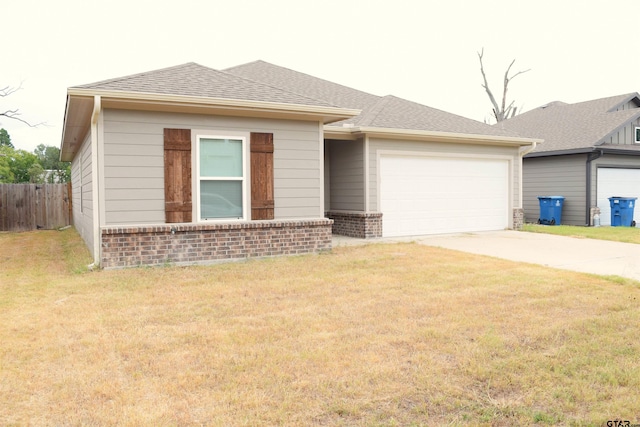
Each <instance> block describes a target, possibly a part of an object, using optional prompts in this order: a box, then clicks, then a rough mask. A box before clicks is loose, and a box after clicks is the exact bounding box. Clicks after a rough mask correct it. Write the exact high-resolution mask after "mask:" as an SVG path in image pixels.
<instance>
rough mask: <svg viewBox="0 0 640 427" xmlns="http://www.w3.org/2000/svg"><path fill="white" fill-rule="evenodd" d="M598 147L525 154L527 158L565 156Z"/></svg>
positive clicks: (590, 150)
mask: <svg viewBox="0 0 640 427" xmlns="http://www.w3.org/2000/svg"><path fill="white" fill-rule="evenodd" d="M597 149H598V148H596V147H582V148H571V149H568V150H553V151H539V152H538V151H535V152H533V153H529V154H527V155H526V156H525V158H527V159H528V158H532V157H550V156H565V155H569V154H585V153H591V152H593V151H595V150H597Z"/></svg>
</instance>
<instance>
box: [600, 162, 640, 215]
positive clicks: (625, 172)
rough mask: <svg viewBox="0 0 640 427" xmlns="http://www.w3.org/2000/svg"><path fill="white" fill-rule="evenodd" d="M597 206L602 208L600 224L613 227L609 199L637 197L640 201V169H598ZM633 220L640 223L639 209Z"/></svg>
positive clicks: (635, 210) (636, 210)
mask: <svg viewBox="0 0 640 427" xmlns="http://www.w3.org/2000/svg"><path fill="white" fill-rule="evenodd" d="M597 174H598V178H597V190H596V193H597V194H596V199H597V206H598V207H599V208H600V224H601V225H611V207H610V204H609V197H637V198H638V199H640V169H629V168H598V170H597ZM633 219H634V220H635V221H636V223H640V221H639V219H640V214H639V212H638V209H637V208H636V209H634V211H633Z"/></svg>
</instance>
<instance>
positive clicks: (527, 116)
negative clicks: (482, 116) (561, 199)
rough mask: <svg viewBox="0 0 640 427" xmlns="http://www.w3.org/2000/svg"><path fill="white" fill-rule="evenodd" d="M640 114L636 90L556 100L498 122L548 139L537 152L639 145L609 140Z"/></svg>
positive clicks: (513, 129) (528, 135)
mask: <svg viewBox="0 0 640 427" xmlns="http://www.w3.org/2000/svg"><path fill="white" fill-rule="evenodd" d="M638 118H640V97H639V95H638V93H635V92H634V93H628V94H623V95H617V96H611V97H607V98H600V99H595V100H591V101H585V102H578V103H575V104H567V103H564V102H558V101H556V102H552V103H549V104H546V105H543V106H541V107H538V108H536V109H533V110H531V111H528V112H526V113H523V114H520V115H518V116H516V117H513V118H511V119H509V120H505V121H503V122H500V123H497V124H496V125H494V126H495V127H500V128H502V129H506V130H509V131H514V132H517V133H519V134H520V135H521V136H523V137H531V138H541V139H544V143H543V144H540V145H538V147H537V148H536V150H535V151H534V152H533V153H532V155H535V154H536V153H549V154H552V152H571V151H580V150H583V151H589V150H591V149H593V148H595V147H598V146H601V147H608V148H614V149H615V148H625V149H635V147H632V146H628V145H627V146H621V145H617V146H615V147H614V146H613V145H614V144H607V143H608V142H609V138H610V137H611V135H612V134H613V133H615V132H617V131H618V129H620V128H621V127H623V126H625V125H627V124H628V123H629V122H631V121H633V120H637V119H638Z"/></svg>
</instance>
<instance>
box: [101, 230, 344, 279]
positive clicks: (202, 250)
mask: <svg viewBox="0 0 640 427" xmlns="http://www.w3.org/2000/svg"><path fill="white" fill-rule="evenodd" d="M332 223H333V221H331V220H328V219H317V220H285V221H252V222H243V223H225V224H222V223H217V224H197V225H196V224H166V225H159V226H146V227H106V228H103V229H102V245H101V247H102V254H101V267H103V268H122V267H134V266H141V265H162V264H167V263H170V264H203V263H208V262H213V261H221V260H238V259H244V258H255V257H265V256H277V255H293V254H305V253H314V252H320V251H325V250H330V249H331V225H332Z"/></svg>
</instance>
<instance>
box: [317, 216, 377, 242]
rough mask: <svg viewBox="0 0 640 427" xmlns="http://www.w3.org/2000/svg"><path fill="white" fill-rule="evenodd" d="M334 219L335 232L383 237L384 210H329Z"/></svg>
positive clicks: (356, 235)
mask: <svg viewBox="0 0 640 427" xmlns="http://www.w3.org/2000/svg"><path fill="white" fill-rule="evenodd" d="M325 216H326V217H327V218H329V219H332V220H333V234H338V235H341V236H349V237H357V238H360V239H371V238H375V237H382V212H352V211H329V212H327V213H326V215H325Z"/></svg>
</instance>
